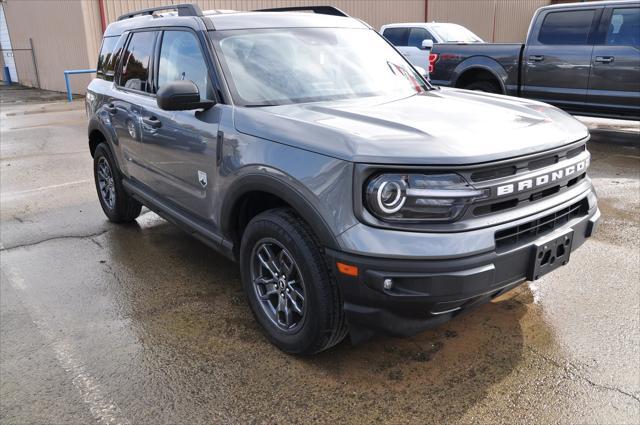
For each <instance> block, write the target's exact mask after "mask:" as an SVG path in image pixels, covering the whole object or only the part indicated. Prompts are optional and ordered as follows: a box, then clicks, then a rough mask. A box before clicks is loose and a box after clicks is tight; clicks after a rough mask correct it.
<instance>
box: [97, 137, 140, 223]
mask: <svg viewBox="0 0 640 425" xmlns="http://www.w3.org/2000/svg"><path fill="white" fill-rule="evenodd" d="M105 164H106V165H107V166H108V172H110V173H111V174H110V176H107V177H110V187H111V188H112V189H113V198H111V197H109V196H107V197H105V195H104V194H103V193H102V190H101V187H100V177H99V174H100V172H101V171H104V170H105V168H104V166H105ZM102 175H103V176H104V172H103V174H102ZM93 178H94V181H95V184H96V191H97V192H98V200H99V201H100V206H102V211H104V214H105V215H106V216H107V218H108V219H109V221H112V222H114V223H128V222H131V221H133V220H135V219H136V217H138V216H139V215H140V210H141V209H142V205H141V204H140V203H139V202H138V201H136V200H135V199H133V198H132V197H131V196H130V195H129V194H128V193H127V192H126V191H125V190H124V187H123V186H122V175H121V174H120V172H119V171H118V168H117V167H116V165H115V161H114V160H113V155H112V154H111V150H110V149H109V147H108V146H107V145H106V144H104V143H100V144H99V145H98V146H97V147H96V150H95V152H94V154H93Z"/></svg>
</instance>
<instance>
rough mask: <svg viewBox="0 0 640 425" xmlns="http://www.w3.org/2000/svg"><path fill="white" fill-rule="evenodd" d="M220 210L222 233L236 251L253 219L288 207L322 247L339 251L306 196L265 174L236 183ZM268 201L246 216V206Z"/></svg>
mask: <svg viewBox="0 0 640 425" xmlns="http://www.w3.org/2000/svg"><path fill="white" fill-rule="evenodd" d="M226 192H227V196H226V197H225V198H224V201H223V203H222V209H221V219H220V223H221V227H222V231H223V233H224V234H225V236H226V237H228V238H229V240H230V241H233V244H234V251H237V250H238V249H239V245H240V244H239V241H240V240H241V238H242V232H243V231H244V227H246V224H247V223H248V222H249V221H250V220H251V218H252V217H254V216H255V215H257V214H259V213H260V212H263V211H266V210H267V209H270V208H274V207H281V206H288V207H290V208H291V209H293V210H294V211H295V212H296V213H297V214H298V215H299V216H300V217H301V218H302V219H303V220H304V222H305V223H306V224H307V225H308V226H309V227H310V228H311V230H312V231H313V233H314V235H315V236H316V237H317V238H318V241H319V242H320V244H321V245H322V246H324V247H327V248H332V249H338V242H337V240H336V238H335V236H334V235H333V233H332V231H331V229H330V228H329V225H328V224H327V222H326V221H325V220H324V219H323V218H322V216H321V214H320V213H319V212H318V211H317V209H316V208H314V207H313V205H312V204H311V203H310V202H309V201H308V200H307V198H306V197H305V195H303V194H301V193H300V192H299V191H298V190H297V189H295V188H293V187H292V186H291V185H289V184H288V183H286V182H283V181H282V180H279V179H278V178H276V177H273V176H269V175H265V174H248V175H245V176H243V177H241V178H239V179H237V180H236V181H235V182H234V183H233V184H232V185H231V186H230V187H229V188H228V189H227V190H226ZM261 197H262V199H265V198H266V199H267V205H262V206H261V207H259V208H254V209H253V210H251V211H249V215H247V211H248V210H247V208H249V207H248V205H247V203H248V202H250V201H251V200H260V199H261Z"/></svg>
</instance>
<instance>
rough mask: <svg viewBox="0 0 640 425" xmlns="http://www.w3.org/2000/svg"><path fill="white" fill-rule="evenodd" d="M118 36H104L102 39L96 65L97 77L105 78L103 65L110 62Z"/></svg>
mask: <svg viewBox="0 0 640 425" xmlns="http://www.w3.org/2000/svg"><path fill="white" fill-rule="evenodd" d="M117 42H118V37H105V38H104V40H102V47H101V48H100V54H99V55H98V65H97V66H96V75H97V77H98V78H102V79H105V65H106V64H107V63H109V62H110V60H111V56H112V55H113V53H114V49H115V47H116V43H117Z"/></svg>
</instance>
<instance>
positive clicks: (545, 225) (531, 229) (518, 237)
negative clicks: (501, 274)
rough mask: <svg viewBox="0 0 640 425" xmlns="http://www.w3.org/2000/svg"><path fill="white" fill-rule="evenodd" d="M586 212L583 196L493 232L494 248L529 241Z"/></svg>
mask: <svg viewBox="0 0 640 425" xmlns="http://www.w3.org/2000/svg"><path fill="white" fill-rule="evenodd" d="M588 212H589V203H588V201H587V199H586V198H585V199H583V200H582V201H580V202H576V203H575V204H573V205H570V206H568V207H566V208H563V209H561V210H559V211H556V212H554V213H553V214H548V215H545V216H544V217H541V218H539V219H537V220H532V221H529V222H526V223H523V224H520V225H518V226H513V227H509V228H508V229H504V230H500V231H498V232H496V234H495V242H496V248H498V249H504V248H509V247H512V246H515V245H518V244H523V243H527V242H531V241H533V240H535V239H537V238H538V237H540V236H543V235H546V234H548V233H551V232H553V231H554V230H555V229H557V228H559V227H562V226H564V225H565V224H567V223H568V222H569V221H570V220H572V219H574V218H576V217H582V216H585V215H587V213H588Z"/></svg>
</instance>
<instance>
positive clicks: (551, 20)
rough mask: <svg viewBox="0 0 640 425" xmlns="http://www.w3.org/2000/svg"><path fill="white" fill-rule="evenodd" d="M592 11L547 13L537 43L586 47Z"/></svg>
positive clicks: (593, 12)
mask: <svg viewBox="0 0 640 425" xmlns="http://www.w3.org/2000/svg"><path fill="white" fill-rule="evenodd" d="M594 14H595V11H594V10H571V11H566V12H552V13H549V14H548V15H547V16H546V17H545V18H544V21H543V22H542V28H540V35H539V36H538V41H540V43H542V44H556V45H558V44H564V45H586V44H587V41H588V38H589V31H590V30H591V23H592V22H593V16H594Z"/></svg>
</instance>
